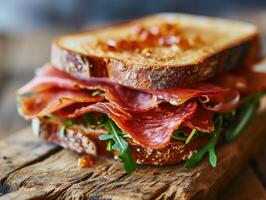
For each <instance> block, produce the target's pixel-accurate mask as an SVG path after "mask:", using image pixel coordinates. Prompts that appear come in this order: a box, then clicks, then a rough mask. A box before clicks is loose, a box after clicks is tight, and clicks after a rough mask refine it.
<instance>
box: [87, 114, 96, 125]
mask: <svg viewBox="0 0 266 200" xmlns="http://www.w3.org/2000/svg"><path fill="white" fill-rule="evenodd" d="M85 120H86V122H87V124H88V125H96V124H97V122H96V120H95V119H94V118H93V115H92V113H87V114H85Z"/></svg>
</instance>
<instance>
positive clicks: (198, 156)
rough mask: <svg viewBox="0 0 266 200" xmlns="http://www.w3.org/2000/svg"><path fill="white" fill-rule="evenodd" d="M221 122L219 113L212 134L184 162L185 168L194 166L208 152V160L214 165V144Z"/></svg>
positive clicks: (215, 160)
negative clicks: (204, 143)
mask: <svg viewBox="0 0 266 200" xmlns="http://www.w3.org/2000/svg"><path fill="white" fill-rule="evenodd" d="M222 124H223V117H222V115H219V116H218V120H217V122H216V127H215V130H214V131H213V132H212V133H210V134H212V138H211V140H210V141H209V142H208V143H207V144H206V145H205V146H204V147H203V148H201V149H200V150H199V151H198V152H197V153H195V154H194V155H193V156H192V157H191V158H190V159H188V160H187V161H186V162H185V168H188V169H189V168H192V167H194V166H195V165H196V164H197V163H199V162H200V161H201V160H202V159H203V157H204V155H205V154H206V153H208V152H209V161H210V164H211V166H212V167H216V164H217V157H216V154H215V145H216V143H217V140H218V136H219V134H220V132H221V130H222Z"/></svg>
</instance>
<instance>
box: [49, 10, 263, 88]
mask: <svg viewBox="0 0 266 200" xmlns="http://www.w3.org/2000/svg"><path fill="white" fill-rule="evenodd" d="M259 52H260V45H259V33H258V30H257V28H256V27H255V26H253V25H250V24H247V23H242V22H236V21H230V20H223V19H217V18H209V17H201V16H193V15H185V14H174V13H165V14H157V15H153V16H148V17H144V18H141V19H137V20H133V21H129V22H125V23H122V24H118V25H113V26H109V27H104V28H99V29H95V30H89V31H85V32H80V33H74V34H72V35H67V36H63V37H60V38H57V39H55V40H54V41H53V44H52V52H51V63H52V64H54V65H55V66H56V67H58V68H60V69H62V70H64V71H67V72H69V73H73V74H79V75H82V76H87V77H93V76H95V77H102V76H103V77H109V78H110V79H111V80H112V81H115V82H119V83H121V84H125V85H129V86H133V87H136V88H146V89H148V88H149V89H164V88H171V87H176V86H184V85H188V84H192V83H195V82H197V81H202V80H205V79H207V78H210V77H212V76H214V75H215V74H216V73H217V72H223V71H228V70H231V69H233V68H235V67H236V66H240V65H241V66H248V65H250V64H252V63H254V61H255V60H256V59H257V58H258V57H259Z"/></svg>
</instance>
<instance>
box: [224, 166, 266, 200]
mask: <svg viewBox="0 0 266 200" xmlns="http://www.w3.org/2000/svg"><path fill="white" fill-rule="evenodd" d="M219 199H220V200H246V199H253V200H265V199H266V190H265V189H264V187H263V185H262V183H261V182H260V180H259V178H258V177H257V176H256V173H255V172H254V170H253V169H252V167H247V168H245V169H244V170H242V171H241V172H240V174H239V175H238V176H237V177H236V178H234V181H233V182H232V183H231V184H229V185H228V186H227V187H226V189H225V190H223V191H221V192H220V198H219Z"/></svg>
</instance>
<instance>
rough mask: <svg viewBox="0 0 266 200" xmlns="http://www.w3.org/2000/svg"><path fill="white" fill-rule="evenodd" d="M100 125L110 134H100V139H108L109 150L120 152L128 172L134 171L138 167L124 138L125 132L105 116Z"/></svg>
mask: <svg viewBox="0 0 266 200" xmlns="http://www.w3.org/2000/svg"><path fill="white" fill-rule="evenodd" d="M100 125H101V126H103V127H105V128H106V129H107V130H108V134H106V135H100V136H99V139H100V140H106V141H107V142H108V143H107V148H106V149H107V150H108V151H114V150H117V151H118V152H119V157H120V158H121V160H122V161H123V164H124V169H125V171H126V172H127V173H132V172H133V171H135V169H136V162H135V161H134V159H133V158H132V155H131V152H130V149H129V145H128V143H127V142H126V141H125V140H124V139H123V138H124V135H125V134H124V133H123V132H122V131H121V130H120V129H119V128H118V127H117V126H116V124H115V123H114V122H113V121H112V120H111V119H109V118H105V119H103V120H102V121H101V122H100Z"/></svg>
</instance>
